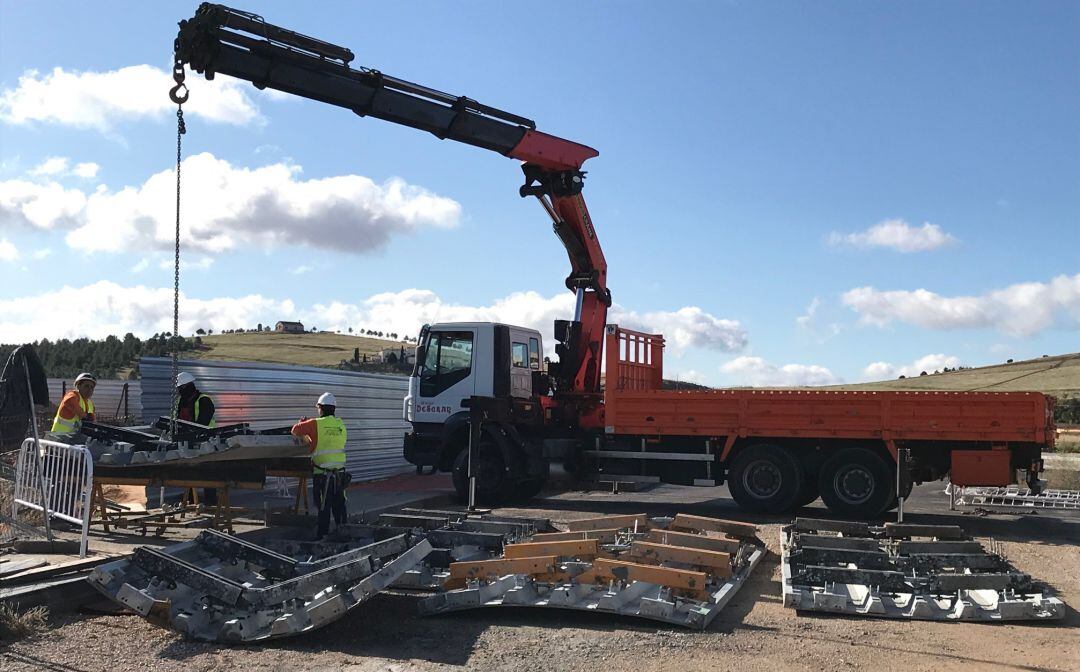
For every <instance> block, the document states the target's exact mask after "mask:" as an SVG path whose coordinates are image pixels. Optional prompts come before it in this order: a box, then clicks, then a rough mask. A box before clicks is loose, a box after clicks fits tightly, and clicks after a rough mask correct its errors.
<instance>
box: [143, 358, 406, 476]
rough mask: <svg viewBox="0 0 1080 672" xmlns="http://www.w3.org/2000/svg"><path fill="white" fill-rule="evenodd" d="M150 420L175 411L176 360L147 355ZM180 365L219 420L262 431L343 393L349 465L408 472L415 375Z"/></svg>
mask: <svg viewBox="0 0 1080 672" xmlns="http://www.w3.org/2000/svg"><path fill="white" fill-rule="evenodd" d="M139 369H140V371H141V373H142V409H143V421H144V422H146V423H152V422H153V421H155V420H157V418H158V417H160V416H162V415H166V414H167V413H168V407H169V402H170V399H171V389H170V384H171V379H172V363H171V361H170V360H169V359H166V358H163V357H143V358H142V359H141V360H140V362H139ZM180 370H181V371H187V372H189V373H191V374H192V375H193V376H195V380H196V381H197V382H198V386H199V389H200V390H202V391H203V392H205V393H207V394H209V395H210V396H211V397H213V399H214V404H215V406H216V408H217V416H216V419H217V422H218V424H228V423H234V422H246V423H249V424H250V425H251V427H252V428H254V429H266V428H270V427H280V426H284V425H290V424H292V423H294V422H296V421H297V420H299V419H300V417H302V416H307V417H314V416H315V400H316V399H318V397H319V395H320V394H322V393H323V392H331V393H333V395H334V396H335V397H337V402H338V407H337V414H338V417H340V418H341V419H342V420H344V421H345V427H346V428H347V429H348V433H349V440H348V443H347V444H346V446H345V451H346V454H347V463H346V464H347V468H348V470H349V472H350V473H352V475H353V478H354V480H357V481H365V480H371V479H375V478H384V477H387V476H392V475H394V474H399V473H403V472H406V471H409V470H411V469H412V468H413V467H412V465H410V464H409V463H407V462H406V461H405V458H404V456H403V454H402V442H403V440H404V436H405V432H406V431H407V430H408V428H409V425H408V423H406V422H405V421H404V420H403V419H402V403H403V401H404V398H405V393H406V392H407V390H408V379H407V378H404V377H401V376H387V375H379V374H370V373H355V372H352V371H337V370H334V369H320V368H315V367H308V366H288V365H285V364H261V363H255V362H217V361H209V360H181V362H180Z"/></svg>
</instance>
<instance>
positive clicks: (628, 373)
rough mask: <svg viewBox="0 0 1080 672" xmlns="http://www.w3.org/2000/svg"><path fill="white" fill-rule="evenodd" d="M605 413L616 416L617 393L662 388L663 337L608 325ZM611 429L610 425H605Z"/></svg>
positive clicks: (605, 359) (605, 351) (605, 356)
mask: <svg viewBox="0 0 1080 672" xmlns="http://www.w3.org/2000/svg"><path fill="white" fill-rule="evenodd" d="M604 366H605V368H606V373H605V381H606V382H605V385H604V387H605V393H604V408H605V416H606V417H608V418H613V417H615V414H614V413H615V409H614V404H615V398H616V397H617V396H618V395H617V394H612V393H613V392H614V393H618V392H649V391H653V390H660V389H663V380H664V337H663V336H660V335H659V334H646V333H642V332H640V331H630V330H629V329H620V328H619V325H617V324H609V325H608V326H607V337H606V341H605V343H604ZM608 431H611V428H608Z"/></svg>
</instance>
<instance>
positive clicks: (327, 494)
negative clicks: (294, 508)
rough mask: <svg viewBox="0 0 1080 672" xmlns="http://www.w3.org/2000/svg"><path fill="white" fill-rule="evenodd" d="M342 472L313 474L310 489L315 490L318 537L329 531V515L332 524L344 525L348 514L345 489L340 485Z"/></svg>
mask: <svg viewBox="0 0 1080 672" xmlns="http://www.w3.org/2000/svg"><path fill="white" fill-rule="evenodd" d="M342 475H343V471H342V470H338V471H330V472H326V473H322V474H315V476H314V478H313V479H312V484H311V487H312V489H313V490H315V507H316V508H317V509H319V532H318V537H319V538H322V537H324V536H326V533H327V532H329V531H330V514H331V512H332V513H333V514H334V522H335V523H337V524H338V525H344V524H345V519H346V517H347V515H348V512H347V511H346V508H345V488H344V487H343V485H344V484H343V483H342Z"/></svg>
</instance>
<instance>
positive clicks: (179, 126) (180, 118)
mask: <svg viewBox="0 0 1080 672" xmlns="http://www.w3.org/2000/svg"><path fill="white" fill-rule="evenodd" d="M185 133H187V127H186V126H185V125H184V106H183V104H182V103H181V104H178V105H177V106H176V241H175V242H176V246H175V255H174V258H173V338H174V339H176V338H179V336H180V159H181V158H182V154H181V146H182V141H181V139H182V138H183V137H184V134H185ZM174 342H175V341H174ZM171 350H172V394H171V395H170V397H169V398H170V403H169V417H170V423H169V434H170V436H171V438H172V439H173V440H176V415H177V410H178V409H177V398H176V376H177V374H178V371H177V367H178V364H177V361H176V359H177V348H171Z"/></svg>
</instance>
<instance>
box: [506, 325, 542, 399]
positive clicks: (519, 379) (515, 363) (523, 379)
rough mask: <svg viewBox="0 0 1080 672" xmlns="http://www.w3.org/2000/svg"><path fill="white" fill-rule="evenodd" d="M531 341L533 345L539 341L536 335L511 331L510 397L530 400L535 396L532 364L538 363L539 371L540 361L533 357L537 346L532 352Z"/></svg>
mask: <svg viewBox="0 0 1080 672" xmlns="http://www.w3.org/2000/svg"><path fill="white" fill-rule="evenodd" d="M530 341H532V342H533V343H535V342H536V341H537V337H536V335H535V334H533V333H531V332H528V331H524V330H519V329H513V328H511V329H510V396H512V397H518V398H522V399H528V398H530V397H532V394H533V389H532V372H533V368H534V367H533V366H532V362H534V361H536V362H537V365H536V367H535V368H537V369H539V361H538V360H536V359H535V356H534V355H532V352H535V346H534V347H533V349H532V350H531V349H530Z"/></svg>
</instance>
